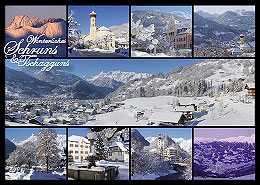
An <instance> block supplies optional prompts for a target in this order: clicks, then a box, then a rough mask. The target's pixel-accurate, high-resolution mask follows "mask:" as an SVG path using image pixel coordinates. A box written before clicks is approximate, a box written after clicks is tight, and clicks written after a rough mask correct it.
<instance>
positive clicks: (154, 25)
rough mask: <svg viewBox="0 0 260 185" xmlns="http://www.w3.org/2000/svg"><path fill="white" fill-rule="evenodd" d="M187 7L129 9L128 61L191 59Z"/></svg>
mask: <svg viewBox="0 0 260 185" xmlns="http://www.w3.org/2000/svg"><path fill="white" fill-rule="evenodd" d="M191 55H192V7H191V6H167V7H165V6H151V7H149V6H145V7H144V6H132V7H131V56H132V57H191Z"/></svg>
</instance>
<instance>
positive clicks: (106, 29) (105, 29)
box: [97, 26, 109, 31]
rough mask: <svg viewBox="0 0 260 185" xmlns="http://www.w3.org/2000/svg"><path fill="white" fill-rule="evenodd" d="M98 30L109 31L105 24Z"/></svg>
mask: <svg viewBox="0 0 260 185" xmlns="http://www.w3.org/2000/svg"><path fill="white" fill-rule="evenodd" d="M97 30H98V31H109V29H108V28H107V27H105V26H100V27H99V28H98V29H97Z"/></svg>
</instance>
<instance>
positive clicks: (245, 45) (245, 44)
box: [240, 43, 251, 48]
mask: <svg viewBox="0 0 260 185" xmlns="http://www.w3.org/2000/svg"><path fill="white" fill-rule="evenodd" d="M240 48H251V46H249V45H248V44H247V43H244V44H243V45H242V46H240Z"/></svg>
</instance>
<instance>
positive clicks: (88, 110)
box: [85, 109, 95, 113]
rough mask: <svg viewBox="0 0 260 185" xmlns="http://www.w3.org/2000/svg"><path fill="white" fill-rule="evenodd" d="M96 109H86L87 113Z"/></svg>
mask: <svg viewBox="0 0 260 185" xmlns="http://www.w3.org/2000/svg"><path fill="white" fill-rule="evenodd" d="M94 110H95V109H86V110H85V112H91V113H92V112H93V111H94Z"/></svg>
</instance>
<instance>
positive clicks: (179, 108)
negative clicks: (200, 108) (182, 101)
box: [173, 105, 195, 120]
mask: <svg viewBox="0 0 260 185" xmlns="http://www.w3.org/2000/svg"><path fill="white" fill-rule="evenodd" d="M173 110H174V111H176V112H181V113H183V114H184V115H185V117H186V120H192V119H193V118H194V117H193V114H192V113H193V112H194V111H195V109H194V106H192V105H189V106H176V107H174V108H173Z"/></svg>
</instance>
